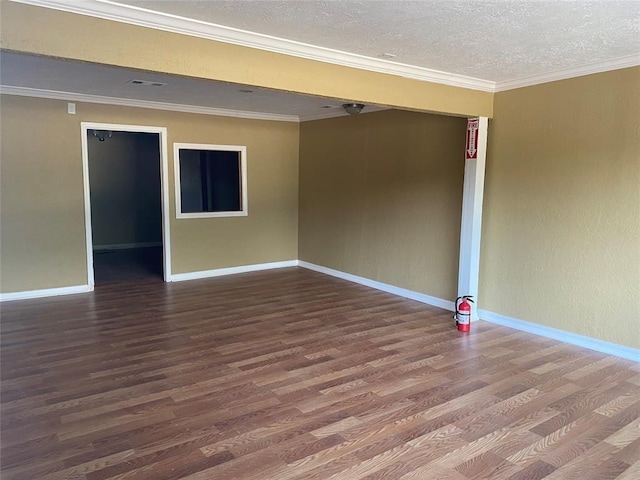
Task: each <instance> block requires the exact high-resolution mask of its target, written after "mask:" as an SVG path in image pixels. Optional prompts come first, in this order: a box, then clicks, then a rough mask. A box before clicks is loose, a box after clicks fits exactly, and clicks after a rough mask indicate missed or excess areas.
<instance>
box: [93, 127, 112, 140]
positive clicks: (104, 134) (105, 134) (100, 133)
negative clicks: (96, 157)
mask: <svg viewBox="0 0 640 480" xmlns="http://www.w3.org/2000/svg"><path fill="white" fill-rule="evenodd" d="M91 134H92V135H93V136H94V137H96V138H97V139H98V140H100V141H101V142H104V140H105V138H111V137H113V132H112V131H111V130H93V131H92V132H91Z"/></svg>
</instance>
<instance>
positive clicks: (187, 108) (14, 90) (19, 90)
mask: <svg viewBox="0 0 640 480" xmlns="http://www.w3.org/2000/svg"><path fill="white" fill-rule="evenodd" d="M0 94H3V95H18V96H21V97H37V98H49V99H52V100H66V101H70V102H86V103H99V104H104V105H118V106H121V107H137V108H151V109H154V110H167V111H172V112H183V113H197V114H201V115H215V116H219V117H235V118H248V119H252V120H273V121H277V122H299V121H300V118H299V117H298V116H296V115H281V114H274V113H262V112H246V111H242V110H228V109H225V108H212V107H199V106H196V105H181V104H176V103H163V102H152V101H149V100H134V99H130V98H115V97H104V96H101V95H88V94H84V93H74V92H61V91H58V90H44V89H39V88H28V87H14V86H10V85H0Z"/></svg>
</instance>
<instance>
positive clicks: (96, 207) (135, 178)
mask: <svg viewBox="0 0 640 480" xmlns="http://www.w3.org/2000/svg"><path fill="white" fill-rule="evenodd" d="M158 137H159V136H158V135H157V134H148V133H130V132H113V136H112V137H111V138H108V139H106V140H105V141H104V142H101V141H100V140H98V139H97V138H96V137H94V136H93V135H88V142H87V143H88V148H89V182H90V184H91V233H92V234H93V245H94V247H96V246H100V245H114V244H131V243H146V242H161V241H162V204H161V198H162V193H161V187H160V147H159V142H158Z"/></svg>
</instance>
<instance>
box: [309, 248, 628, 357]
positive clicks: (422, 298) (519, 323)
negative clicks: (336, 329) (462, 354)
mask: <svg viewBox="0 0 640 480" xmlns="http://www.w3.org/2000/svg"><path fill="white" fill-rule="evenodd" d="M298 266H299V267H302V268H307V269H309V270H313V271H316V272H319V273H323V274H325V275H330V276H332V277H337V278H341V279H343V280H347V281H349V282H354V283H358V284H360V285H365V286H367V287H371V288H375V289H376V290H382V291H383V292H388V293H392V294H394V295H398V296H400V297H405V298H410V299H411V300H416V301H418V302H421V303H426V304H427V305H433V306H434V307H439V308H443V309H445V310H450V311H453V310H454V308H455V306H454V302H451V301H449V300H444V299H441V298H436V297H431V296H429V295H425V294H423V293H418V292H415V291H412V290H407V289H404V288H399V287H395V286H393V285H389V284H386V283H382V282H377V281H375V280H370V279H368V278H364V277H359V276H357V275H352V274H350V273H345V272H341V271H339V270H334V269H332V268H327V267H323V266H320V265H315V264H313V263H309V262H305V261H302V260H298ZM478 313H479V316H480V319H481V320H485V321H487V322H490V323H495V324H497V325H502V326H505V327H509V328H513V329H515V330H520V331H523V332H527V333H532V334H534V335H540V336H542V337H546V338H552V339H554V340H558V341H560V342H564V343H568V344H570V345H576V346H578V347H583V348H587V349H589V350H595V351H598V352H602V353H606V354H608V355H615V356H616V357H620V358H626V359H628V360H633V361H636V362H640V350H638V349H635V348H631V347H625V346H624V345H618V344H615V343H610V342H605V341H603V340H598V339H595V338H591V337H586V336H583V335H578V334H575V333H570V332H566V331H564V330H559V329H557V328H552V327H545V326H543V325H539V324H536V323H530V322H525V321H523V320H518V319H515V318H510V317H507V316H505V315H500V314H498V313H494V312H490V311H488V310H482V309H480V310H478Z"/></svg>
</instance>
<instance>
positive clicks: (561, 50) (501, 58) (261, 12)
mask: <svg viewBox="0 0 640 480" xmlns="http://www.w3.org/2000/svg"><path fill="white" fill-rule="evenodd" d="M110 3H119V4H122V5H129V6H135V7H141V8H144V9H147V10H152V11H156V12H162V13H167V14H171V15H178V16H182V17H186V18H190V19H194V20H199V21H203V22H208V23H213V24H217V25H224V26H228V27H233V28H237V29H242V30H248V31H251V32H256V33H261V34H265V35H270V36H273V37H278V38H284V39H288V40H294V41H297V42H303V43H306V44H310V45H315V46H320V47H326V48H331V49H335V50H340V51H344V52H349V53H355V54H359V55H363V56H367V57H373V58H375V57H378V56H379V55H380V54H382V53H391V54H394V55H395V58H393V59H392V61H394V62H398V63H402V64H408V65H413V66H418V67H424V68H429V69H434V70H439V71H442V72H448V73H454V74H459V75H465V76H468V77H473V78H479V79H484V80H490V81H494V82H504V81H510V80H515V79H519V78H524V77H528V76H533V75H541V74H546V73H550V72H556V71H558V70H563V69H567V68H576V67H581V66H585V65H591V64H594V63H599V62H603V61H608V60H611V59H615V58H619V57H623V56H628V55H633V54H638V53H640V0H622V1H620V0H597V1H593V0H591V1H585V0H574V1H566V0H565V1H554V0H481V1H478V0H422V1H414V0H391V1H379V0H369V1H348V0H347V1H345V0H343V1H317V0H297V1H247V0H231V1H229V0H215V1H211V0H209V1H207V0H201V1H187V0H180V1H175V0H118V1H117V2H110Z"/></svg>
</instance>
